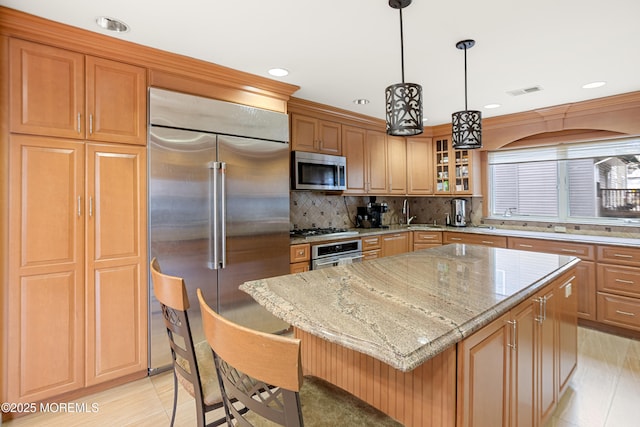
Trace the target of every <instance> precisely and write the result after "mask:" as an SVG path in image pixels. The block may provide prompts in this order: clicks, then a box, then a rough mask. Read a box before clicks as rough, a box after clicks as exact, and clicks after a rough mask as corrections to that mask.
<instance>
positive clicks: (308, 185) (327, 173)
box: [291, 151, 347, 191]
mask: <svg viewBox="0 0 640 427" xmlns="http://www.w3.org/2000/svg"><path fill="white" fill-rule="evenodd" d="M291 169H292V170H291V181H292V185H291V187H292V188H293V189H294V190H320V191H343V190H346V189H347V159H346V157H343V156H332V155H330V154H319V153H309V152H306V151H294V152H292V153H291Z"/></svg>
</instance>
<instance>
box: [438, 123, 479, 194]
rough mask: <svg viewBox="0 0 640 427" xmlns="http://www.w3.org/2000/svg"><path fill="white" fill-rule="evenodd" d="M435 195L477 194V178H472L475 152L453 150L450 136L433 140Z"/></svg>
mask: <svg viewBox="0 0 640 427" xmlns="http://www.w3.org/2000/svg"><path fill="white" fill-rule="evenodd" d="M433 153H434V161H435V169H434V172H435V174H434V182H435V184H436V185H435V194H451V195H474V194H477V193H478V192H479V186H480V183H479V177H474V176H473V175H474V158H475V157H477V156H478V154H477V151H475V150H455V149H453V147H452V146H451V136H450V135H447V136H443V137H438V138H434V143H433Z"/></svg>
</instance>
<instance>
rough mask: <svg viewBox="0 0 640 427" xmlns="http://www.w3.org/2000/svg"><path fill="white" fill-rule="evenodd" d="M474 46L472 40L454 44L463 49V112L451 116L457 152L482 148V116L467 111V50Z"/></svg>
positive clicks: (453, 144) (453, 141)
mask: <svg viewBox="0 0 640 427" xmlns="http://www.w3.org/2000/svg"><path fill="white" fill-rule="evenodd" d="M475 44H476V42H475V41H474V40H462V41H459V42H458V43H456V47H457V48H458V49H464V111H458V112H456V113H453V114H452V115H451V125H452V130H453V136H452V146H453V148H455V149H458V150H462V149H473V148H482V114H481V113H480V111H477V110H469V109H467V49H471V48H472V47H473V45H475Z"/></svg>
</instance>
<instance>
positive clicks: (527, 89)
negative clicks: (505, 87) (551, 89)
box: [507, 86, 542, 96]
mask: <svg viewBox="0 0 640 427" xmlns="http://www.w3.org/2000/svg"><path fill="white" fill-rule="evenodd" d="M541 90H542V88H541V87H540V86H531V87H525V88H523V89H515V90H509V91H507V93H508V94H509V95H511V96H520V95H526V94H527V93H534V92H540V91H541Z"/></svg>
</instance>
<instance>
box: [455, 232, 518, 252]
mask: <svg viewBox="0 0 640 427" xmlns="http://www.w3.org/2000/svg"><path fill="white" fill-rule="evenodd" d="M442 242H443V243H444V244H449V243H468V244H470V245H482V246H491V247H494V248H506V247H507V238H506V237H504V236H492V235H487V234H471V233H456V232H451V231H445V232H444V233H442Z"/></svg>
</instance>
